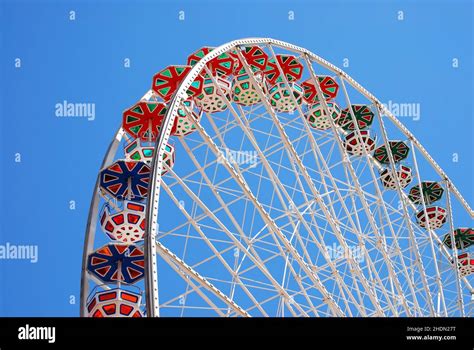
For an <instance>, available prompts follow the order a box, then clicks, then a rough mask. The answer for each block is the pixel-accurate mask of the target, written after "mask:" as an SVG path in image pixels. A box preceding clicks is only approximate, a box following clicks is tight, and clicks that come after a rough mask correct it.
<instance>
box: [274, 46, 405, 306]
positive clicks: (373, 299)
mask: <svg viewBox="0 0 474 350" xmlns="http://www.w3.org/2000/svg"><path fill="white" fill-rule="evenodd" d="M269 49H270V51H271V52H272V55H273V57H275V54H274V52H273V49H272V48H271V47H270V48H269ZM278 68H279V70H280V74H281V75H282V76H283V81H284V83H285V84H286V86H287V88H288V87H289V82H288V80H287V79H286V77H285V76H284V74H283V72H282V70H281V67H279V66H278ZM316 86H317V87H318V86H319V85H318V84H316ZM291 99H293V100H294V96H292V95H291ZM294 103H295V105H296V106H297V109H298V112H299V115H300V118H304V117H303V112H302V111H301V109H300V108H299V106H298V104H297V103H296V101H294ZM326 113H328V111H326ZM328 115H330V113H328ZM329 119H330V120H331V118H329ZM275 123H276V121H275ZM336 140H337V141H339V139H338V138H336ZM296 158H297V157H296ZM308 183H310V181H308ZM311 190H312V191H313V193H314V191H315V189H314V188H311ZM315 196H316V198H317V197H318V195H317V194H315ZM322 208H323V211H324V204H323V205H322ZM327 215H328V222H329V223H330V224H332V226H335V225H334V224H335V221H334V219H332V218H330V217H329V213H327ZM369 218H370V215H369ZM333 230H334V231H335V232H338V229H336V228H335V227H333ZM344 243H345V242H344ZM369 261H370V259H369ZM378 280H379V281H380V279H379V278H378ZM363 284H364V285H366V286H367V290H369V289H370V288H369V287H368V285H367V281H365V280H363ZM371 295H372V303H373V304H374V305H375V306H376V307H377V308H378V311H379V312H381V310H382V309H381V307H380V302H379V300H378V298H377V297H376V295H375V294H374V293H371ZM385 296H386V297H387V295H385ZM386 301H387V302H388V303H389V304H391V303H390V300H389V299H388V298H387V299H386ZM392 311H393V312H394V313H396V311H395V308H393V306H392Z"/></svg>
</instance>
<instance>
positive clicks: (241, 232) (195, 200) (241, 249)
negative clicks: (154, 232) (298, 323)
mask: <svg viewBox="0 0 474 350" xmlns="http://www.w3.org/2000/svg"><path fill="white" fill-rule="evenodd" d="M169 173H170V174H172V176H173V177H174V178H175V180H176V181H177V182H178V183H180V185H181V186H182V187H183V188H184V189H185V191H186V193H187V194H188V195H189V196H190V197H191V199H192V200H193V201H194V202H195V203H198V205H199V206H200V207H201V208H202V209H203V210H205V212H206V213H207V215H208V216H209V217H211V218H212V219H213V220H214V222H216V223H217V224H218V226H219V227H220V228H221V229H222V230H223V231H224V232H225V233H226V234H227V236H228V237H229V238H230V239H231V240H232V242H233V244H234V245H235V246H236V247H237V248H238V249H239V250H240V251H246V248H245V246H243V245H242V244H241V243H240V242H239V241H238V240H237V239H236V238H235V237H234V235H233V234H232V233H231V232H229V230H228V229H227V227H226V226H225V225H224V224H222V223H221V222H220V220H219V219H217V217H215V216H214V214H213V213H212V211H211V210H209V209H208V208H207V207H206V206H205V204H204V203H203V202H202V201H201V200H200V199H199V198H198V197H197V196H196V195H195V194H194V193H193V192H192V191H191V190H190V189H189V188H188V187H187V186H186V184H185V183H184V182H183V181H182V180H181V179H180V178H179V177H177V176H176V174H174V172H173V171H172V170H171V169H170V170H169ZM203 177H204V180H205V181H206V182H207V181H209V179H208V178H207V176H205V174H204V173H203ZM210 188H211V189H212V188H213V186H212V185H210ZM165 189H166V188H165ZM212 190H213V189H212ZM167 192H169V194H170V195H171V193H172V192H171V191H169V190H168V191H167ZM213 192H214V195H215V197H216V198H217V199H218V201H219V202H220V204H221V205H222V206H223V207H224V208H226V209H225V211H226V212H227V214H228V215H229V217H232V219H233V216H232V215H231V211H230V210H229V209H228V208H227V205H226V204H225V202H224V201H223V200H222V199H221V198H220V196H219V195H218V194H217V193H216V192H215V191H214V190H213ZM189 219H190V217H188V220H189ZM233 221H234V225H235V227H236V228H237V229H238V230H239V233H240V237H241V238H243V239H244V241H245V242H246V243H247V246H251V245H250V244H249V243H250V242H249V241H248V238H247V237H246V235H245V234H244V232H243V230H242V229H241V228H240V227H239V225H238V224H237V223H236V221H235V220H234V219H233ZM203 237H204V234H203ZM251 252H252V254H250V255H247V256H248V257H249V258H250V259H252V260H253V261H254V263H255V266H258V267H260V269H261V271H262V272H263V273H264V274H266V276H267V278H269V280H271V281H272V282H273V284H274V286H275V287H276V289H277V290H278V292H279V293H282V294H283V295H285V296H286V298H288V300H290V299H291V298H290V296H289V295H288V293H286V292H285V291H284V290H283V289H282V288H281V287H280V286H279V285H278V283H277V282H276V280H274V278H273V277H272V276H271V275H270V274H269V272H268V270H266V269H264V268H263V267H264V266H265V264H264V263H263V262H261V260H260V258H259V256H258V254H257V253H256V251H255V249H254V248H251ZM259 260H260V261H259ZM288 303H289V302H288ZM295 307H297V305H295ZM300 311H302V310H300Z"/></svg>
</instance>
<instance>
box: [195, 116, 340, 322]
mask: <svg viewBox="0 0 474 350" xmlns="http://www.w3.org/2000/svg"><path fill="white" fill-rule="evenodd" d="M197 129H198V130H199V132H200V134H201V135H202V136H203V138H204V139H206V140H207V141H208V144H209V145H210V146H211V148H212V149H213V151H214V152H215V154H216V156H218V155H219V154H221V153H222V152H221V151H220V150H219V148H218V147H217V146H216V145H215V144H214V142H213V141H212V140H211V139H210V137H209V135H207V133H206V132H205V131H204V129H203V128H202V127H201V126H200V125H199V124H198V125H197ZM221 158H224V159H223V164H224V165H225V166H226V168H227V170H228V171H229V172H230V173H231V174H234V175H233V177H234V180H235V181H236V182H237V183H239V185H240V187H241V188H242V189H243V190H244V192H245V193H246V194H247V196H248V197H249V198H250V199H251V200H252V202H254V203H255V206H256V209H257V211H258V212H259V214H260V216H261V217H262V219H263V220H264V221H265V223H266V224H267V225H268V227H269V229H270V230H271V231H272V232H273V234H274V235H275V237H274V238H275V243H277V244H278V246H279V249H280V251H281V253H282V256H284V255H285V254H284V249H283V248H282V247H281V245H280V244H279V243H278V242H279V240H280V241H281V243H282V244H283V245H284V247H285V249H287V250H288V251H289V252H291V254H292V255H293V256H294V257H295V259H296V261H297V263H298V264H299V265H300V266H301V267H302V268H303V270H304V271H305V273H307V274H310V276H311V277H310V278H312V279H313V282H314V283H315V285H316V286H317V287H318V289H319V290H320V292H321V293H322V294H323V295H324V296H325V297H326V299H325V300H326V301H327V303H328V305H329V307H330V309H331V310H332V312H333V313H335V314H342V313H341V311H340V309H339V307H338V306H336V305H335V304H334V302H333V301H332V297H331V296H330V295H329V294H328V293H327V291H326V290H325V287H324V286H322V285H321V284H320V282H319V281H318V279H317V277H316V276H314V273H313V272H311V270H310V268H309V267H308V265H307V263H306V262H304V260H303V259H302V257H301V256H300V254H299V253H298V252H297V251H296V250H295V248H294V247H293V246H292V245H291V244H289V242H288V240H287V238H286V236H285V235H284V234H283V233H282V232H281V231H280V229H279V228H278V226H276V225H275V224H274V221H273V219H272V218H271V217H270V216H269V215H268V213H267V212H266V211H265V210H264V208H263V207H262V206H261V205H260V203H259V202H258V200H257V199H256V198H255V196H254V195H253V193H252V191H251V190H250V188H249V187H248V185H247V184H246V183H245V181H244V179H243V178H242V177H241V176H239V175H238V174H237V173H236V172H235V170H234V168H233V167H232V166H231V165H230V164H229V162H228V160H227V159H225V157H222V155H221Z"/></svg>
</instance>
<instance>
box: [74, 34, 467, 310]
mask: <svg viewBox="0 0 474 350" xmlns="http://www.w3.org/2000/svg"><path fill="white" fill-rule="evenodd" d="M260 44H266V45H273V46H277V47H281V48H284V49H287V50H290V51H293V52H296V53H299V54H303V55H306V56H307V57H308V58H309V59H310V60H311V61H313V62H316V63H318V64H320V65H321V66H323V67H325V68H327V69H329V70H331V71H333V72H335V73H336V74H338V75H340V76H341V78H344V79H345V80H346V81H347V82H348V83H349V84H351V85H352V86H353V87H354V88H355V89H356V90H358V91H359V92H360V93H361V94H362V95H364V96H365V97H366V98H367V99H368V100H370V101H372V103H373V104H375V105H376V106H377V107H378V108H379V110H380V111H381V112H382V113H383V114H384V115H386V116H387V117H388V118H389V119H390V120H391V121H392V122H393V123H394V124H395V126H396V127H397V128H398V129H399V130H400V131H401V132H402V133H403V134H404V135H405V136H406V137H407V138H408V139H409V140H410V141H412V143H413V144H414V145H415V146H416V148H417V149H418V151H420V152H421V154H422V155H423V156H424V158H425V159H426V160H427V161H428V162H429V163H430V164H431V166H432V167H433V168H434V169H435V171H436V172H437V174H438V175H439V176H440V177H441V178H442V179H444V180H445V181H446V183H447V184H448V185H449V187H450V190H451V192H452V193H453V194H454V195H455V196H456V197H457V199H458V200H459V201H460V202H461V204H462V205H463V207H464V208H465V209H466V210H467V212H468V213H469V215H470V216H471V217H474V210H473V209H471V207H470V206H469V204H468V203H467V201H466V200H465V199H464V198H463V196H462V195H461V193H460V192H459V191H458V189H457V188H456V187H455V186H454V184H453V183H452V182H451V180H450V179H449V177H448V176H447V174H446V173H445V172H444V171H443V169H441V167H440V166H439V165H438V164H437V163H436V161H435V160H434V159H433V158H432V157H431V156H430V155H429V154H428V152H427V151H426V150H425V148H424V147H423V146H422V145H421V143H420V142H419V141H418V140H417V139H416V138H415V136H414V135H413V134H412V133H411V132H410V131H409V130H408V129H407V128H406V127H405V126H404V125H403V124H402V123H401V122H400V121H399V120H398V119H397V118H396V117H395V116H394V115H393V114H392V113H391V112H390V111H389V110H388V109H387V108H386V107H385V106H383V105H382V103H381V102H380V101H379V100H378V99H377V98H376V97H375V96H374V95H372V94H371V93H370V92H369V91H367V90H366V89H365V88H363V87H362V86H361V85H360V84H359V83H357V82H356V81H355V80H354V79H352V78H351V77H350V76H349V75H348V74H347V73H345V72H344V71H342V70H341V69H339V68H338V67H336V66H334V65H333V64H331V63H329V62H328V61H326V60H324V59H323V58H321V57H319V56H317V55H315V54H314V53H312V52H311V51H309V50H307V49H304V48H302V47H299V46H296V45H292V44H289V43H286V42H283V41H280V40H275V39H271V38H248V39H241V40H234V41H231V42H229V43H227V44H224V45H221V46H219V47H217V48H215V49H214V50H212V51H211V52H210V53H208V54H207V55H206V56H204V57H203V58H202V59H201V60H200V61H199V62H198V63H197V64H196V65H195V66H194V67H193V68H192V70H191V71H190V72H189V73H188V75H187V76H186V78H185V79H184V80H183V82H182V83H181V85H180V87H179V88H178V90H177V92H176V94H175V96H174V98H173V99H172V101H171V106H170V108H168V111H167V114H166V116H165V118H164V123H163V127H162V128H161V131H160V133H159V135H158V141H157V143H156V145H155V151H154V157H153V160H152V164H151V169H152V173H151V181H150V185H149V186H150V187H149V191H148V206H147V213H146V222H147V227H146V232H145V259H146V264H145V289H146V306H147V315H148V316H152V317H153V316H159V299H158V271H157V262H156V249H157V247H156V241H155V238H156V236H157V230H158V203H159V194H160V179H161V171H162V168H163V165H162V159H163V154H164V151H165V146H166V144H167V142H168V139H169V136H170V133H171V129H172V126H173V124H174V119H175V118H176V115H177V111H178V107H179V105H180V103H181V102H182V101H183V100H184V99H186V98H187V93H186V92H187V90H188V88H189V87H190V85H191V83H192V82H193V81H194V79H195V78H196V77H197V75H198V74H199V73H200V72H201V70H202V69H204V67H205V65H206V64H207V62H209V61H210V60H212V59H213V58H215V57H217V56H219V55H220V54H222V53H224V52H227V51H229V50H231V49H233V48H235V47H238V46H241V45H260ZM151 96H152V91H151V90H149V91H148V92H147V93H146V94H145V96H144V97H143V98H142V100H149V99H150V98H151ZM122 134H123V130H122V129H121V128H120V129H119V131H118V132H117V134H116V137H115V138H114V140H113V141H112V144H111V146H110V147H109V150H108V152H107V154H106V156H105V158H104V162H103V164H102V166H104V165H105V164H107V163H109V162H110V161H111V159H112V157H113V154H115V151H116V149H117V146H118V142H120V141H118V142H117V140H120V139H121V135H122ZM119 136H120V137H119ZM111 153H113V154H111ZM97 186H98V184H97V183H96V187H95V192H94V196H93V199H92V203H91V208H90V212H89V219H88V226H87V231H86V238H85V243H84V254H83V267H82V277H81V316H84V315H85V300H86V299H87V293H88V286H87V281H86V279H87V277H86V274H87V270H86V265H85V264H86V263H85V262H86V261H87V254H88V253H89V252H90V251H91V250H90V247H91V245H92V244H93V238H94V234H95V224H96V222H97V218H96V217H97V212H98V208H97V207H98V202H99V197H98V194H97V189H98V187H97ZM94 216H95V217H94ZM92 226H93V227H92Z"/></svg>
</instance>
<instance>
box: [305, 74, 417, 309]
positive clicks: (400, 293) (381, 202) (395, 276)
mask: <svg viewBox="0 0 474 350" xmlns="http://www.w3.org/2000/svg"><path fill="white" fill-rule="evenodd" d="M311 74H313V71H312V70H311ZM314 78H315V75H313V79H314ZM340 82H341V87H342V90H343V92H344V96H345V98H346V102H347V105H348V106H352V104H351V101H350V98H349V95H348V92H347V89H346V86H345V83H344V80H343V79H342V78H341V79H340ZM316 88H317V89H319V86H317V87H316ZM319 93H321V92H319ZM323 106H325V102H323ZM325 107H326V108H327V106H325ZM349 114H350V115H351V117H352V121H353V123H354V126H355V130H356V133H357V136H358V137H359V138H360V139H361V138H362V134H361V131H360V128H359V125H358V123H357V120H356V118H355V116H354V114H353V110H352V108H349ZM387 147H388V146H387ZM341 149H344V147H343V146H342V144H341ZM344 151H345V152H346V156H348V154H347V150H345V149H344ZM363 153H364V156H365V158H366V160H367V161H366V164H368V166H369V170H370V175H371V177H372V182H373V185H374V187H375V190H376V193H377V196H378V199H377V202H378V206H379V208H380V206H381V207H382V208H381V209H382V210H383V215H384V216H385V218H386V222H387V223H388V224H389V230H390V233H391V235H392V238H393V239H394V243H395V246H396V247H397V246H399V243H398V240H397V239H396V235H395V231H394V229H393V226H392V220H391V218H390V216H389V213H388V210H387V206H386V204H385V201H384V200H383V195H382V191H381V190H380V186H379V184H378V179H377V177H376V176H375V172H374V165H373V164H374V163H375V160H374V159H373V157H372V155H370V154H369V153H368V150H367V149H366V148H365V147H363ZM349 171H351V170H350V169H349ZM352 173H353V172H352ZM353 179H354V181H355V182H356V188H359V189H361V187H360V184H359V180H358V178H357V177H356V176H353ZM362 198H363V201H364V203H366V205H365V206H364V207H365V208H367V201H366V197H365V194H363V195H362ZM368 217H369V222H370V223H371V225H372V228H373V229H374V233H375V234H376V236H379V238H378V239H380V240H382V239H383V237H385V235H383V234H382V235H380V233H379V230H378V229H377V224H376V223H375V221H374V220H373V216H372V215H370V212H368ZM380 250H381V252H382V255H383V257H384V260H385V264H386V266H387V267H388V269H389V271H390V279H391V280H392V281H393V282H394V283H395V287H396V289H397V293H398V296H399V297H400V298H401V300H402V302H403V306H404V308H405V311H406V312H407V314H408V315H410V311H409V308H408V306H407V304H406V299H405V296H404V292H403V290H402V288H401V285H400V281H399V279H398V274H397V273H396V272H395V271H394V267H393V264H392V260H391V258H390V257H389V256H388V254H387V249H386V247H383V246H382V247H380ZM402 273H403V274H404V275H405V277H406V278H408V277H409V276H408V272H407V271H406V269H403V271H402ZM411 294H412V300H413V303H414V305H415V308H416V309H417V310H418V311H419V310H420V307H419V305H418V300H417V298H416V295H415V294H414V290H413V289H411Z"/></svg>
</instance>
